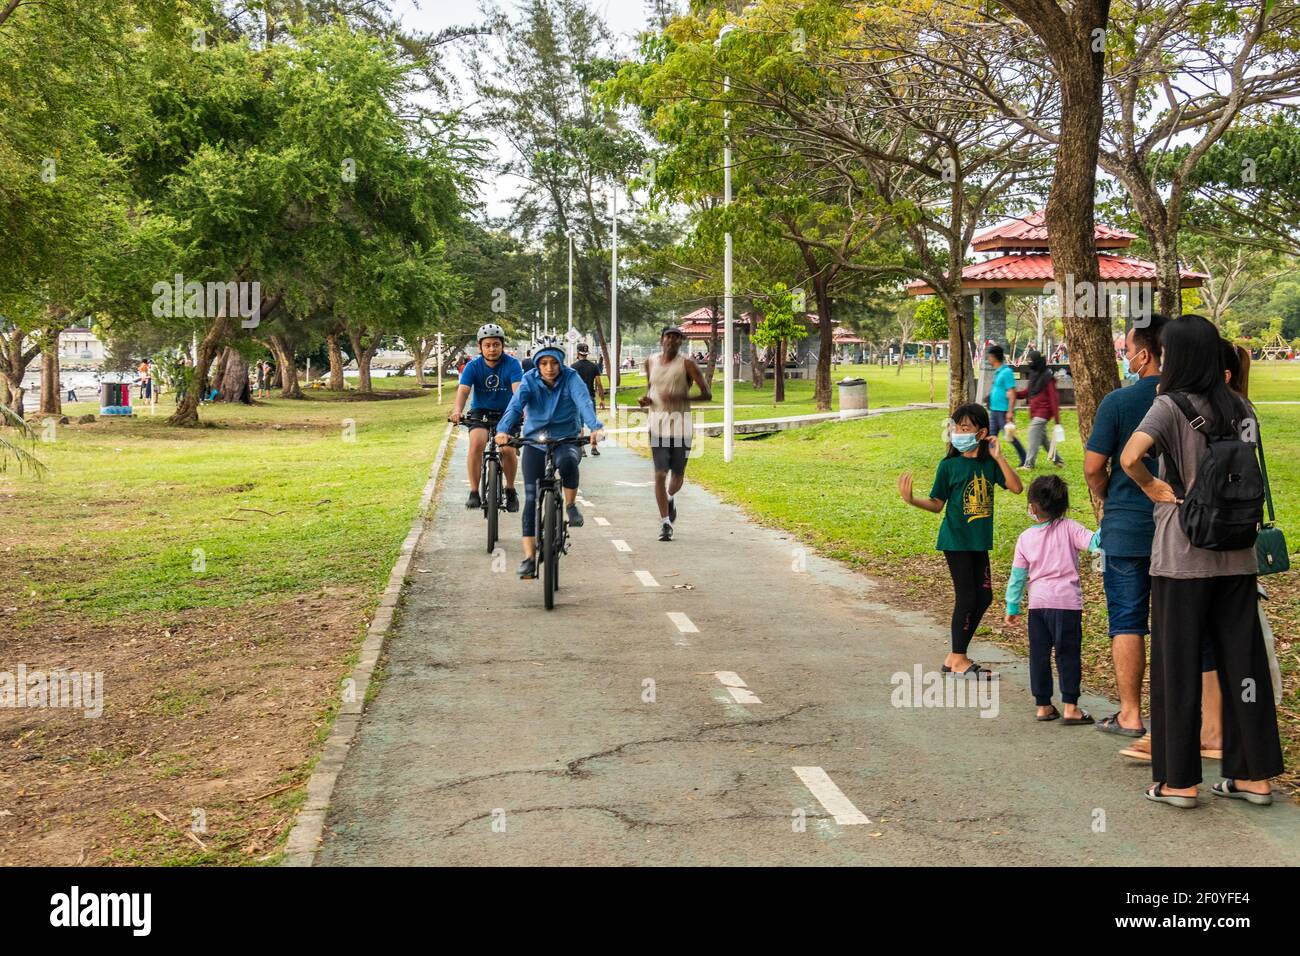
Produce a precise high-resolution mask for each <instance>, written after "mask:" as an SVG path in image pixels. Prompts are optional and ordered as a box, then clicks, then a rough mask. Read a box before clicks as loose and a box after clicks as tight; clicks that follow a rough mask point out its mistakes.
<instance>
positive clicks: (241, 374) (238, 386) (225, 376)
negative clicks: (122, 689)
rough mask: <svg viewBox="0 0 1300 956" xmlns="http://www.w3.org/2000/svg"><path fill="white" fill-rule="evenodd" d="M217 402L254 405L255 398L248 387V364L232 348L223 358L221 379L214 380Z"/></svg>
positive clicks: (227, 348) (227, 349)
mask: <svg viewBox="0 0 1300 956" xmlns="http://www.w3.org/2000/svg"><path fill="white" fill-rule="evenodd" d="M213 382H214V383H215V384H216V387H217V401H219V402H238V403H240V404H241V405H252V404H253V396H252V392H251V390H250V389H249V387H248V362H247V361H246V360H245V359H244V356H242V355H240V354H239V353H238V352H236V351H235V350H234V349H232V348H231V347H230V346H226V350H225V352H223V353H222V356H221V377H220V378H214V379H213Z"/></svg>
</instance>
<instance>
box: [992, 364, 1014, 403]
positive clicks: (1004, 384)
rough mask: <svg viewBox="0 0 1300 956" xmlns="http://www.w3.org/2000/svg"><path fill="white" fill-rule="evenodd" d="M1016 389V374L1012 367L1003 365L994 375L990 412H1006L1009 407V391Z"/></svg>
mask: <svg viewBox="0 0 1300 956" xmlns="http://www.w3.org/2000/svg"><path fill="white" fill-rule="evenodd" d="M1015 387H1016V372H1015V369H1013V368H1012V367H1011V366H1010V365H1003V366H1002V367H1001V368H1000V369H998V370H997V372H995V373H994V375H993V384H992V386H990V388H989V410H990V411H994V412H1005V411H1006V410H1007V407H1008V405H1009V404H1010V403H1009V402H1008V401H1007V389H1009V388H1015Z"/></svg>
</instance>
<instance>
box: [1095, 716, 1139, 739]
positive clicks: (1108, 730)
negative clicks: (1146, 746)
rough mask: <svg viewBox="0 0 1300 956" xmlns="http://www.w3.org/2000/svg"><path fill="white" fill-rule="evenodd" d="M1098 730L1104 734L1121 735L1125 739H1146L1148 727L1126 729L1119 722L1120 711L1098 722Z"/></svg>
mask: <svg viewBox="0 0 1300 956" xmlns="http://www.w3.org/2000/svg"><path fill="white" fill-rule="evenodd" d="M1097 729H1098V730H1100V731H1101V732H1102V733H1104V734H1121V735H1122V736H1125V737H1145V736H1146V735H1147V729H1146V727H1124V726H1122V725H1121V724H1120V722H1119V711H1116V712H1115V713H1113V714H1111V715H1110V716H1109V717H1103V718H1102V719H1101V720H1099V721H1097Z"/></svg>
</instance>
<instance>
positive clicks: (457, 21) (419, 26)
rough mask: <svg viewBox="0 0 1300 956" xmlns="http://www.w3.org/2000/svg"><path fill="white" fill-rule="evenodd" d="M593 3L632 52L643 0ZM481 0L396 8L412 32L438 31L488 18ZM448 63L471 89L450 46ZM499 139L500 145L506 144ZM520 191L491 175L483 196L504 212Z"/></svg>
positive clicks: (504, 1)
mask: <svg viewBox="0 0 1300 956" xmlns="http://www.w3.org/2000/svg"><path fill="white" fill-rule="evenodd" d="M589 2H590V6H591V7H592V8H593V9H594V10H596V11H597V12H599V13H600V14H601V15H602V16H603V17H604V19H605V22H606V23H607V24H608V25H609V28H610V32H611V33H612V34H613V35H614V37H615V41H616V42H617V44H618V46H619V48H620V49H621V50H623V51H626V52H628V53H631V52H632V51H633V50H634V49H635V47H636V36H637V34H638V33H640V32H641V31H642V30H644V29H645V26H646V17H645V7H644V4H643V0H589ZM494 6H495V7H497V8H500V9H504V10H506V11H508V12H510V13H512V14H513V13H514V12H515V11H517V10H518V9H519V7H520V6H521V3H519V2H517V0H499V2H497V3H496V4H494ZM481 8H482V6H481V4H480V3H479V0H397V2H396V3H395V4H394V6H393V10H394V12H395V13H397V14H398V15H399V16H400V17H401V19H402V23H403V24H404V25H405V26H406V27H407V28H408V29H409V30H411V31H412V32H421V33H436V32H437V31H439V30H442V29H445V28H447V27H452V26H464V25H468V24H473V23H481V22H484V21H485V20H486V19H487V18H486V17H485V16H484V15H483V14H482V13H481V12H480V10H481ZM447 67H448V69H449V70H450V71H451V72H452V73H453V74H454V75H455V76H456V78H457V79H458V80H459V81H460V83H461V85H462V88H463V90H464V95H466V96H470V95H472V94H471V93H470V91H469V83H468V75H467V73H466V71H465V69H464V64H463V62H462V60H461V57H460V53H459V51H458V50H456V49H454V48H453V49H450V50H449V52H448V56H447ZM493 139H494V141H496V140H495V138H493ZM496 142H498V148H504V147H502V146H501V145H500V143H499V141H496ZM517 191H518V182H517V181H516V180H512V179H510V178H508V177H491V178H489V179H488V180H487V181H486V182H484V183H483V189H482V197H483V199H484V200H485V201H486V203H487V211H488V214H489V215H491V216H494V217H496V216H501V215H503V214H504V213H505V212H506V211H507V207H508V205H509V203H510V201H511V199H512V198H513V197H514V196H515V194H516V193H517Z"/></svg>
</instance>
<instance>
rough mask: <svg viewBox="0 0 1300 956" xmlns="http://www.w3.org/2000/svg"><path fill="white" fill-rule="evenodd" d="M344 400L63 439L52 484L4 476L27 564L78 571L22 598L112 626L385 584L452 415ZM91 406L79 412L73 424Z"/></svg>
mask: <svg viewBox="0 0 1300 956" xmlns="http://www.w3.org/2000/svg"><path fill="white" fill-rule="evenodd" d="M330 398H331V395H330V393H320V392H309V393H308V400H307V401H286V400H284V399H279V398H272V399H270V400H268V401H267V402H265V403H264V404H260V405H255V406H242V405H230V406H227V405H205V406H203V407H202V409H201V418H202V419H203V420H204V421H205V422H206V423H209V424H211V425H213V426H215V427H210V428H201V429H196V430H177V429H174V428H171V427H169V426H168V425H166V424H165V415H166V414H167V413H168V412H170V410H171V406H170V403H168V404H167V405H165V406H159V409H158V413H157V415H156V416H154V417H150V416H149V415H148V413H147V410H146V409H141V410H140V412H141V414H139V415H138V416H136V417H132V418H121V419H113V418H102V419H100V420H99V421H98V422H96V423H95V424H94V425H65V426H62V427H60V428H58V429H57V431H56V433H55V436H54V438H55V440H54V441H52V442H41V443H40V444H38V445H37V449H36V450H37V453H38V455H39V457H40V458H41V459H42V460H43V461H44V462H45V463H46V465H47V466H48V475H47V476H46V478H45V479H44V480H43V481H37V480H35V479H33V478H31V477H20V476H18V475H16V474H14V472H13V471H12V469H11V471H10V472H9V474H8V475H6V476H3V477H0V489H4V490H6V491H8V492H9V493H10V494H15V495H16V496H17V497H16V498H12V499H7V500H6V501H4V502H3V503H0V514H4V513H5V512H6V511H11V512H12V514H11V515H10V517H11V518H12V519H14V520H15V521H21V524H22V525H23V526H24V528H25V529H26V534H25V535H24V537H23V538H22V539H21V540H20V541H19V542H18V543H17V544H16V546H15V550H16V553H15V554H14V555H13V557H16V558H18V559H20V560H22V559H24V558H27V557H30V558H31V559H32V560H34V561H36V562H37V563H38V564H41V563H48V564H51V565H58V566H60V567H62V568H63V569H64V571H65V572H67V573H62V574H59V575H42V574H38V573H33V574H30V575H28V576H27V580H25V581H24V582H23V587H24V588H26V589H28V590H35V591H36V592H37V595H36V596H37V598H38V599H39V600H40V601H41V602H43V603H44V602H51V603H54V604H57V605H59V606H61V608H62V609H63V610H65V611H68V612H70V613H75V614H79V615H91V616H98V617H104V616H107V615H113V614H118V613H122V612H128V611H151V610H152V611H163V610H169V611H170V610H179V609H183V608H191V607H202V606H214V605H222V606H234V605H239V604H242V603H245V602H248V601H251V600H256V599H260V598H264V597H267V596H273V595H275V594H277V593H281V592H298V591H306V590H310V589H312V588H315V587H318V586H321V585H324V584H327V583H328V584H349V583H357V584H367V583H369V584H377V583H382V582H383V581H384V580H385V579H386V578H387V575H388V571H389V569H390V568H391V567H392V562H393V561H394V560H395V558H396V555H397V551H398V548H399V546H400V544H401V541H402V539H403V538H404V537H405V535H406V530H407V528H408V527H409V526H410V523H411V520H412V519H413V517H414V515H415V509H416V505H417V503H418V499H419V494H420V489H421V488H422V487H423V485H424V482H425V481H426V480H427V479H428V471H429V463H430V461H431V460H432V457H433V452H434V448H435V447H436V444H437V441H438V439H439V437H440V435H441V432H442V429H443V425H444V419H445V418H446V411H445V409H444V408H440V407H439V406H437V404H436V400H435V398H434V395H433V393H432V392H431V393H429V394H428V395H425V396H421V397H419V398H414V399H402V400H390V401H346V402H340V401H330V400H329V399H330ZM89 410H91V407H90V406H89V405H86V406H85V407H84V409H83V407H82V406H80V405H70V406H68V407H67V409H66V414H68V415H70V416H75V415H77V414H80V413H82V412H83V411H89ZM18 502H21V508H19V507H17V503H18ZM258 509H260V510H258ZM264 512H270V514H266V513H264ZM196 549H197V550H198V551H199V552H201V553H196ZM196 566H201V567H202V568H203V569H202V570H199V571H196V570H195V567H196ZM13 583H14V582H13V581H10V582H9V584H10V585H11V586H12V585H13ZM4 587H5V584H3V583H0V593H3V590H4Z"/></svg>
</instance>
